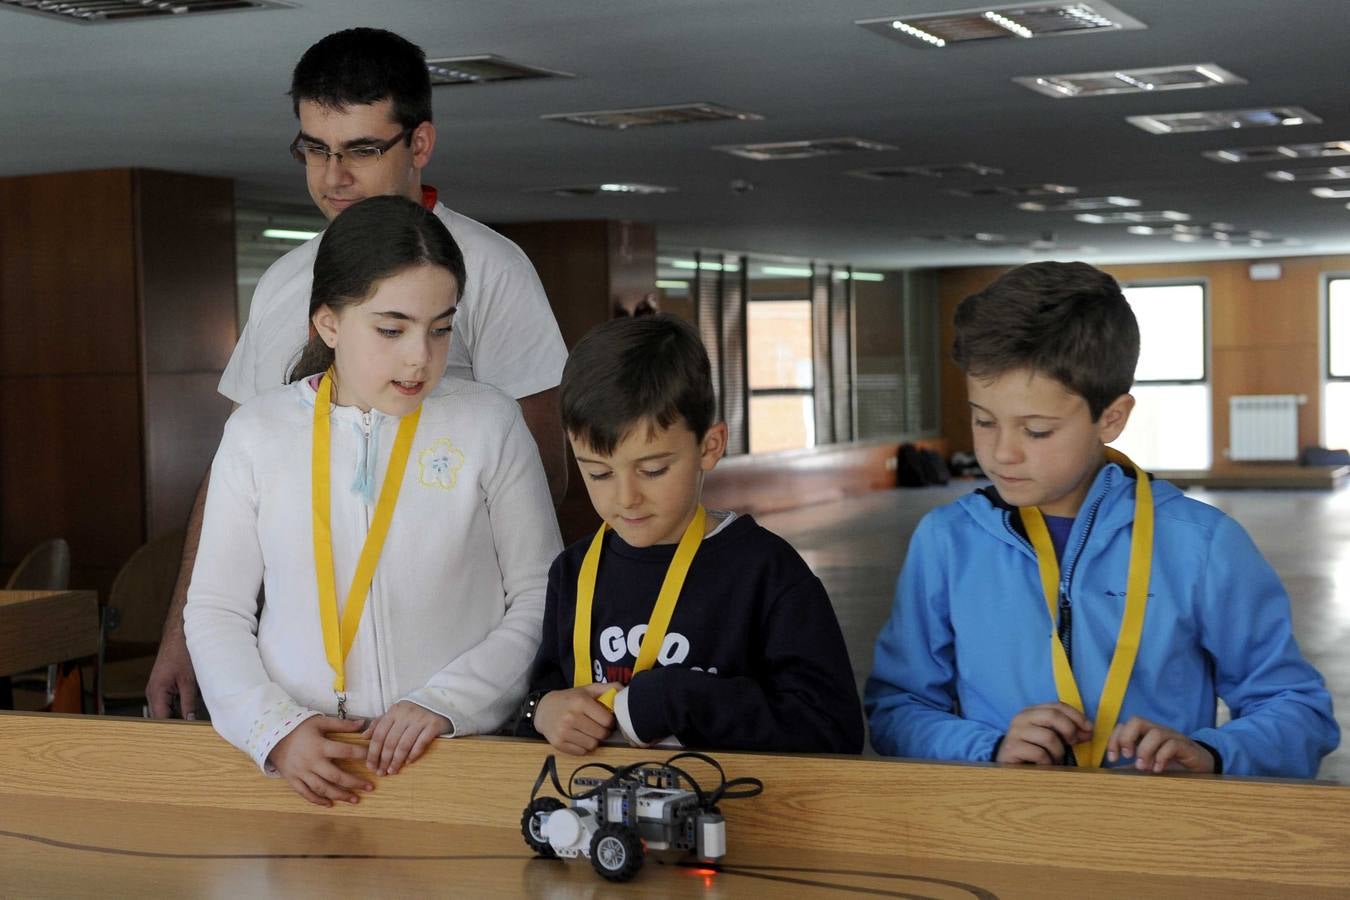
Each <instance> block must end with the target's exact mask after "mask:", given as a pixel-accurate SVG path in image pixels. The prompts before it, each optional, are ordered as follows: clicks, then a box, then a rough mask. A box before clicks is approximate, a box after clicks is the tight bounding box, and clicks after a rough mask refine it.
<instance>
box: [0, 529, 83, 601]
mask: <svg viewBox="0 0 1350 900" xmlns="http://www.w3.org/2000/svg"><path fill="white" fill-rule="evenodd" d="M68 587H70V545H69V544H67V543H66V541H65V539H64V538H52V539H51V540H49V541H43V542H42V543H41V544H38V545H37V546H36V547H34V548H33V549H32V550H30V551H28V555H27V556H25V557H24V558H23V559H22V560H20V561H19V566H18V568H16V569H15V570H14V574H12V575H10V576H9V581H7V582H6V583H5V590H7V591H64V590H65V589H66V588H68Z"/></svg>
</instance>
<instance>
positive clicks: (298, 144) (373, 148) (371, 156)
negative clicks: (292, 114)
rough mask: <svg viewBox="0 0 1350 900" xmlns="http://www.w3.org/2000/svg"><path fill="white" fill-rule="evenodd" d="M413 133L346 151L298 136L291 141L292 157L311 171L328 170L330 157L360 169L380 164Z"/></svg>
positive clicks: (406, 129) (406, 130) (397, 135)
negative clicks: (381, 158) (381, 160)
mask: <svg viewBox="0 0 1350 900" xmlns="http://www.w3.org/2000/svg"><path fill="white" fill-rule="evenodd" d="M412 132H413V129H412V128H405V129H403V130H402V131H400V132H399V133H398V134H396V135H394V136H393V137H392V138H390V139H389V140H387V141H385V142H384V143H383V144H362V145H361V146H359V147H348V148H347V149H345V150H329V149H328V148H327V147H325V146H324V145H323V144H312V143H310V142H309V141H306V140H304V139H303V138H301V137H300V136H299V135H297V136H296V138H295V140H293V141H291V156H292V157H294V159H295V161H296V162H298V163H301V164H303V165H306V166H309V167H310V168H311V169H323V168H326V167H327V166H328V159H329V157H336V158H337V161H338V162H340V163H342V164H343V165H345V166H347V167H348V168H349V169H359V168H362V167H363V166H371V165H374V164H375V163H377V162H379V161H380V157H382V156H384V154H385V153H387V152H388V151H389V149H390V148H392V147H393V146H394V145H395V144H397V143H398V142H399V141H401V140H403V139H404V138H406V137H407V136H408V135H409V134H411V133H412Z"/></svg>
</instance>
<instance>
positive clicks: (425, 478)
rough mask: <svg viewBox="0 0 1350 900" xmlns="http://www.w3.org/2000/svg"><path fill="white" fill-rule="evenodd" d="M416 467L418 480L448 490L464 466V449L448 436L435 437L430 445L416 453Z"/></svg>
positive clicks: (428, 485)
mask: <svg viewBox="0 0 1350 900" xmlns="http://www.w3.org/2000/svg"><path fill="white" fill-rule="evenodd" d="M417 467H418V469H419V470H420V473H419V476H418V480H419V481H421V482H422V483H423V484H425V485H426V486H427V487H435V488H441V489H442V490H447V491H448V490H450V489H451V488H452V487H454V486H455V482H456V481H458V480H459V470H460V469H462V468H464V451H462V450H460V449H459V448H458V447H456V446H455V445H454V443H452V442H451V440H450V439H449V438H437V439H436V440H434V441H432V442H431V446H430V447H428V448H427V449H425V450H423V451H422V452H421V453H419V454H417Z"/></svg>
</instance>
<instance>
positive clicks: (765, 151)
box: [713, 137, 895, 161]
mask: <svg viewBox="0 0 1350 900" xmlns="http://www.w3.org/2000/svg"><path fill="white" fill-rule="evenodd" d="M713 149H714V150H721V151H722V152H723V153H730V154H732V155H733V156H740V157H744V158H745V159H754V160H760V161H764V160H771V159H809V158H810V157H814V156H833V155H835V154H836V153H853V152H856V151H859V150H871V151H878V150H894V149H895V147H893V146H891V145H890V144H882V143H878V142H877V141H864V140H862V139H860V138H854V137H844V138H821V139H819V140H814V141H780V142H778V143H774V144H726V145H723V146H721V147H714V148H713Z"/></svg>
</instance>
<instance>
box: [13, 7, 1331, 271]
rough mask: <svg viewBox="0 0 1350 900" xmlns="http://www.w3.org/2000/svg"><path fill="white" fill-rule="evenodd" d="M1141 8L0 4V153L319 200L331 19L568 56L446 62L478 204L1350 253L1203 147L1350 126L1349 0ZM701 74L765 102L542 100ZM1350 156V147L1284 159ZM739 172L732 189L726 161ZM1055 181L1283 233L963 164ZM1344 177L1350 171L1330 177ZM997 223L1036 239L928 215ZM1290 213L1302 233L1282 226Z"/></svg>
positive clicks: (1153, 256) (658, 86)
mask: <svg viewBox="0 0 1350 900" xmlns="http://www.w3.org/2000/svg"><path fill="white" fill-rule="evenodd" d="M1113 5H1114V6H1115V7H1116V8H1117V9H1119V10H1120V11H1121V12H1123V13H1125V14H1127V15H1128V16H1131V17H1133V18H1134V19H1137V20H1139V21H1140V22H1142V23H1144V24H1145V25H1146V26H1147V27H1146V28H1145V29H1143V30H1133V31H1120V32H1113V33H1103V34H1089V35H1078V36H1072V37H1049V38H1038V39H1034V40H1021V39H1009V40H997V41H982V42H972V43H968V44H959V45H949V46H948V47H946V48H943V49H929V48H923V47H916V46H909V45H904V44H901V43H898V42H896V41H892V40H887V39H886V38H884V37H880V36H878V35H877V34H874V33H872V32H870V31H868V30H865V29H863V28H861V27H859V26H857V25H855V24H854V22H855V20H858V19H866V18H873V17H878V16H888V15H915V14H920V13H925V12H936V11H943V10H950V9H960V8H965V7H968V6H970V4H968V3H965V2H963V0H951V2H945V3H944V2H937V0H649V2H644V3H634V2H632V0H569V2H565V3H560V2H556V0H481V2H454V3H448V2H437V0H379V2H373V0H301V2H299V3H297V4H296V5H295V6H294V8H290V9H277V10H265V11H259V12H247V13H222V14H214V15H200V16H191V17H165V18H160V19H153V20H144V21H138V22H131V23H119V24H102V25H81V24H75V23H66V22H60V21H52V20H49V19H46V18H43V17H40V16H37V15H33V14H27V13H23V12H17V11H14V10H11V9H4V8H0V122H3V124H4V131H5V136H6V137H5V140H4V141H3V143H0V175H19V174H30V173H38V172H52V171H62V170H75V169H85V168H99V167H111V166H145V167H154V168H163V169H171V170H176V171H183V172H192V173H199V174H203V175H213V176H223V177H230V178H234V179H236V182H237V192H238V194H239V196H240V197H241V198H242V199H243V200H244V201H245V202H249V203H255V204H276V203H281V204H294V205H297V206H304V205H307V203H308V200H307V195H306V194H305V191H304V179H303V173H302V172H301V170H300V168H299V167H298V166H297V165H296V164H295V163H294V162H293V161H292V160H291V159H290V158H289V156H288V155H287V153H286V145H287V144H288V142H289V141H290V139H291V138H292V137H293V135H294V134H295V127H296V126H295V122H294V119H293V117H292V114H291V108H290V102H289V99H288V98H287V97H286V93H285V92H286V90H287V87H288V84H289V76H290V70H291V67H292V66H293V65H294V63H295V61H296V60H297V59H298V58H299V56H300V54H301V53H303V51H304V50H305V48H306V47H308V46H309V45H310V44H311V43H313V42H314V41H315V40H317V39H318V38H320V37H322V36H323V35H324V34H327V33H329V32H331V31H336V30H339V29H342V28H346V27H351V26H354V25H372V26H378V27H384V28H389V29H391V30H394V31H397V32H399V33H401V34H403V35H405V36H407V37H409V38H410V39H412V40H413V41H415V42H416V43H418V44H420V45H421V46H422V47H423V48H424V49H425V50H426V52H427V54H428V56H430V57H445V56H457V55H466V54H481V53H494V54H498V55H500V56H503V57H506V58H508V59H510V60H513V61H516V62H521V63H526V64H530V65H534V66H540V67H544V68H548V69H554V70H561V71H564V72H569V73H573V74H574V75H575V76H576V77H575V78H570V79H547V80H531V81H515V82H501V83H495V84H482V85H472V86H449V87H440V88H437V89H436V91H435V95H434V96H435V117H436V124H437V128H438V134H439V141H438V144H437V148H436V153H435V158H434V160H433V162H432V164H431V166H430V168H429V170H428V171H427V173H426V176H425V177H426V180H427V181H429V182H430V183H432V184H435V185H437V186H438V187H439V188H440V190H441V194H442V198H443V199H444V200H446V201H447V202H448V204H449V205H450V206H452V207H453V208H455V209H458V210H459V211H461V212H464V213H466V214H468V215H471V216H474V217H475V218H478V219H482V220H485V221H488V222H506V221H528V220H540V219H578V218H624V219H634V220H640V221H647V222H652V223H655V224H656V226H657V228H658V235H659V239H660V241H661V242H662V243H663V244H665V245H667V246H675V245H684V246H702V247H715V248H719V249H727V250H734V251H748V252H762V253H769V254H776V255H785V256H799V257H810V258H815V259H821V260H829V261H833V262H844V263H852V264H854V265H857V266H861V267H869V268H901V267H916V266H934V265H954V264H974V263H990V264H994V263H1007V262H1017V261H1025V260H1027V259H1030V258H1041V257H1060V258H1081V259H1087V260H1091V261H1098V262H1123V261H1132V260H1166V259H1199V258H1221V257H1226V256H1232V257H1252V256H1267V255H1292V254H1310V253H1333V252H1335V253H1343V252H1350V209H1347V208H1346V201H1345V200H1344V199H1342V200H1328V199H1319V198H1317V197H1314V196H1313V195H1312V194H1311V193H1310V192H1309V188H1310V187H1311V186H1312V185H1310V184H1303V183H1280V182H1277V181H1273V180H1271V179H1268V178H1266V177H1263V174H1262V173H1263V172H1265V171H1267V170H1269V169H1272V168H1276V166H1274V165H1272V164H1269V163H1257V162H1249V163H1242V164H1230V165H1225V164H1221V163H1217V162H1214V161H1211V160H1209V159H1206V158H1205V157H1203V156H1202V155H1201V154H1202V151H1205V150H1213V149H1218V148H1222V147H1229V146H1244V145H1247V146H1262V145H1270V144H1276V143H1286V142H1299V143H1304V142H1318V141H1336V140H1350V91H1347V82H1350V78H1348V77H1347V76H1348V75H1350V70H1347V65H1346V60H1347V57H1348V56H1350V53H1347V51H1350V38H1348V37H1347V27H1346V26H1347V22H1350V4H1348V3H1347V2H1346V0H1297V2H1294V0H1114V3H1113ZM1181 63H1213V64H1216V65H1218V66H1221V67H1223V68H1224V69H1226V70H1228V71H1229V72H1232V73H1235V74H1236V75H1238V76H1240V77H1241V78H1243V79H1245V80H1246V82H1247V83H1246V84H1245V85H1237V86H1225V87H1218V88H1213V89H1205V90H1178V91H1167V92H1153V93H1148V94H1131V95H1120V96H1106V97H1093V98H1079V99H1065V100H1055V99H1051V98H1049V97H1046V96H1043V95H1041V94H1038V93H1034V92H1032V91H1030V90H1028V89H1026V88H1024V87H1022V86H1019V85H1018V84H1015V83H1014V82H1013V81H1012V79H1013V78H1014V77H1017V76H1027V75H1043V74H1061V73H1070V72H1090V71H1099V70H1104V69H1115V68H1131V69H1133V68H1139V67H1146V66H1160V65H1172V64H1181ZM694 101H708V102H713V103H718V104H722V105H725V106H729V107H733V108H735V109H739V110H746V111H750V112H754V113H758V114H759V115H762V116H763V119H761V120H758V121H729V122H711V123H697V124H689V125H671V126H657V127H652V128H640V129H633V130H629V131H609V130H601V129H594V128H586V127H581V126H577V125H572V124H566V123H561V122H555V121H549V120H545V119H543V118H541V116H544V115H547V114H550V113H564V112H574V111H580V110H595V109H614V108H625V107H635V106H651V105H664V104H677V103H686V102H694ZM1267 105H1294V106H1302V107H1305V108H1306V109H1308V110H1310V111H1311V112H1313V113H1314V114H1316V115H1317V116H1320V117H1321V118H1322V119H1323V120H1324V121H1323V122H1322V123H1321V124H1307V125H1301V126H1298V127H1277V128H1258V129H1251V130H1242V131H1230V132H1220V133H1213V132H1211V133H1196V134H1170V135H1155V134H1149V133H1147V132H1145V131H1143V130H1140V129H1138V128H1136V127H1134V126H1132V125H1130V124H1128V123H1127V122H1126V121H1125V117H1126V116H1131V115H1138V114H1150V113H1160V112H1187V111H1196V110H1217V109H1238V108H1246V107H1257V106H1267ZM836 137H857V138H862V139H865V140H870V141H877V142H881V143H884V144H889V145H893V146H894V147H895V148H896V149H894V150H886V151H881V152H856V153H848V154H840V155H835V156H826V157H820V158H815V159H800V160H778V161H772V162H755V161H751V160H747V159H741V158H738V157H735V156H732V155H729V154H726V153H723V152H718V151H715V150H712V149H711V148H712V147H713V146H715V145H722V144H733V143H747V142H771V141H792V140H803V139H813V138H836ZM960 162H976V163H980V164H983V165H986V166H994V167H997V168H999V169H1002V170H1003V172H1004V174H1003V175H1001V176H985V177H982V178H970V179H963V180H961V181H960V182H958V181H955V180H950V179H941V180H940V179H929V178H911V179H906V180H903V181H896V182H876V181H867V180H863V179H860V178H857V177H855V176H850V175H848V174H847V173H848V172H849V171H850V170H854V169H859V168H869V167H894V166H904V165H919V164H934V163H960ZM1337 163H1343V164H1350V157H1343V158H1340V159H1325V160H1307V161H1302V162H1295V163H1293V165H1295V166H1305V167H1306V166H1326V165H1334V164H1337ZM613 181H637V182H645V183H650V184H658V185H666V186H670V187H673V188H676V189H677V190H676V192H675V193H671V194H667V195H661V196H649V197H638V196H622V195H601V196H593V197H563V196H555V195H553V194H549V193H539V192H537V191H538V189H541V188H548V187H553V186H559V185H573V184H594V183H598V182H613ZM737 181H743V182H748V183H749V184H750V185H752V186H753V188H752V189H751V190H748V191H741V192H738V191H735V190H733V189H732V184H733V182H737ZM1042 182H1051V183H1057V184H1065V185H1071V186H1074V187H1077V188H1078V189H1079V195H1080V196H1100V195H1124V196H1127V197H1132V198H1136V199H1138V200H1139V201H1141V203H1142V205H1141V206H1140V207H1138V208H1139V209H1141V210H1155V209H1170V210H1178V211H1182V212H1185V213H1187V214H1189V215H1190V216H1191V221H1192V222H1194V223H1210V222H1215V221H1221V222H1226V223H1230V224H1231V225H1232V226H1233V227H1235V228H1236V229H1239V230H1243V231H1246V230H1252V229H1258V230H1263V231H1267V232H1270V233H1272V234H1273V235H1274V236H1275V239H1276V241H1275V242H1271V243H1270V244H1268V245H1267V246H1264V247H1260V248H1253V247H1249V246H1233V247H1224V246H1222V245H1220V244H1218V243H1216V242H1215V241H1213V240H1209V239H1204V240H1200V241H1196V242H1194V243H1189V244H1183V243H1178V242H1177V241H1175V240H1172V239H1170V238H1169V237H1167V236H1156V235H1155V236H1149V237H1144V236H1139V235H1134V234H1129V233H1127V232H1126V230H1125V227H1124V226H1120V225H1114V226H1105V225H1090V224H1084V223H1080V222H1077V221H1075V219H1074V216H1073V214H1072V213H1053V212H1042V213H1034V212H1025V211H1022V210H1019V209H1017V208H1016V204H1017V202H1018V199H1019V198H1013V197H997V196H996V197H978V198H971V197H957V196H953V195H951V194H948V193H947V192H946V191H947V189H948V188H950V187H959V186H962V185H967V184H984V183H988V184H1007V185H1023V184H1032V183H1042ZM1342 186H1344V187H1350V182H1345V183H1343V184H1342ZM973 232H988V233H996V234H1001V235H1005V236H1006V237H1007V238H1008V240H1009V241H1012V242H1016V243H1020V244H1023V245H1025V244H1026V243H1028V242H1030V241H1032V240H1034V239H1037V238H1041V237H1042V236H1043V235H1045V233H1053V241H1054V243H1055V247H1054V248H1046V249H1040V250H1033V249H1027V248H1026V247H1025V246H1023V247H999V246H980V245H963V244H953V243H947V242H934V241H931V240H927V239H926V238H927V237H928V236H931V235H938V234H961V233H965V234H969V233H973ZM1283 238H1292V239H1294V240H1296V241H1297V243H1296V244H1292V245H1287V246H1286V245H1281V244H1279V243H1278V240H1279V239H1283Z"/></svg>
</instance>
